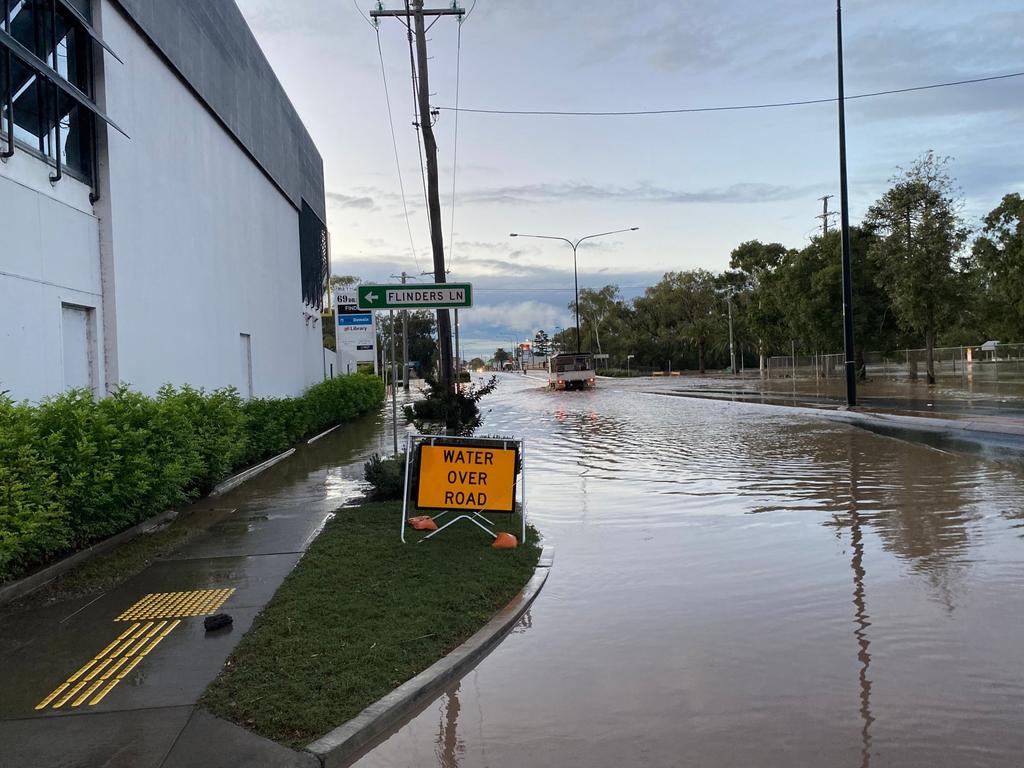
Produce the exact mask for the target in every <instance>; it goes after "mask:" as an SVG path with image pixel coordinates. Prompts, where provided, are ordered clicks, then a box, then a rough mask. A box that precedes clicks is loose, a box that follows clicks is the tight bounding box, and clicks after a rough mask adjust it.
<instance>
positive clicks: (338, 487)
mask: <svg viewBox="0 0 1024 768" xmlns="http://www.w3.org/2000/svg"><path fill="white" fill-rule="evenodd" d="M389 427H390V414H385V413H384V412H381V413H380V414H376V415H373V416H369V417H366V418H364V419H361V420H359V421H357V422H354V423H352V424H348V425H345V427H343V428H342V429H339V430H336V431H334V432H332V433H330V434H328V435H325V436H324V437H323V438H321V439H320V440H318V441H317V442H316V443H314V444H313V445H308V446H307V445H302V446H300V447H299V449H298V450H297V451H296V453H295V454H294V455H293V456H291V457H289V458H288V459H287V460H285V461H283V462H281V463H280V464H277V465H275V466H273V467H271V468H270V469H268V470H267V471H266V472H264V473H263V474H261V475H259V476H257V477H256V478H254V479H252V480H250V481H249V482H247V483H246V484H244V485H242V486H240V487H238V488H236V489H234V490H232V491H229V492H228V493H226V494H225V495H223V496H221V497H219V498H217V499H204V500H201V501H199V502H196V504H194V505H192V508H191V509H189V510H187V511H186V513H185V514H183V515H182V516H181V518H180V519H179V520H177V521H175V522H174V523H173V524H174V525H187V526H190V527H194V528H196V529H197V532H196V534H195V535H194V536H191V537H190V538H189V539H188V540H187V541H186V542H185V543H184V544H183V545H182V546H180V547H179V548H178V549H176V550H175V551H174V552H172V553H171V554H170V555H168V556H166V557H164V558H162V559H160V560H157V561H156V562H153V563H152V564H150V565H149V566H148V567H147V568H146V569H145V570H143V571H142V572H140V573H139V574H138V575H136V576H134V577H132V578H130V579H128V580H127V581H125V582H124V583H122V584H120V585H119V586H117V587H115V588H113V589H111V590H109V591H108V592H105V593H102V594H99V595H95V594H93V595H90V596H88V597H86V598H76V599H72V600H68V601H64V602H56V603H53V604H48V605H40V606H39V607H38V608H31V607H25V606H17V607H8V608H6V609H5V610H4V612H3V613H2V616H3V620H2V621H0V655H2V657H3V658H5V659H7V660H8V661H9V663H8V664H6V665H5V667H4V675H3V695H2V696H0V744H3V748H0V766H3V767H4V768H7V766H12V768H13V766H18V768H24V766H28V765H40V766H42V765H57V764H61V765H63V764H69V765H99V764H105V763H104V761H105V760H107V759H108V758H109V756H110V755H114V754H118V755H121V756H122V757H123V759H124V760H125V761H126V762H124V764H126V765H132V766H133V767H134V766H139V767H140V768H148V767H149V766H153V768H156V767H157V766H160V765H161V764H162V762H163V760H164V758H165V757H166V755H167V754H168V751H169V750H170V749H171V747H172V745H173V744H174V741H175V739H176V738H177V736H178V734H179V733H180V732H181V730H182V728H184V727H185V724H186V722H187V721H188V718H189V714H190V713H191V711H192V708H193V707H194V705H195V702H196V701H197V700H198V698H199V696H200V694H201V693H202V692H203V690H204V689H205V687H206V685H207V684H208V683H209V682H210V681H211V680H212V679H213V678H214V677H216V675H217V674H218V673H219V671H220V669H221V666H222V665H223V662H224V660H225V659H226V658H227V656H228V654H229V653H230V652H231V649H232V648H233V647H234V646H235V644H236V643H237V642H238V640H239V639H240V638H241V637H242V635H243V634H244V633H245V632H246V630H247V629H248V628H249V626H250V625H251V623H252V621H253V619H254V618H255V617H256V615H257V614H258V612H259V611H260V609H261V608H262V607H263V606H264V605H265V604H266V602H267V601H268V600H269V599H270V598H271V597H272V596H273V594H274V592H275V591H276V589H277V587H278V586H279V585H280V583H281V582H282V581H283V580H284V578H285V577H286V576H287V574H288V573H289V572H290V571H291V570H292V568H293V567H294V565H295V563H296V562H298V560H299V558H300V557H301V555H302V553H303V551H304V550H305V548H306V547H307V546H308V544H309V542H310V541H312V539H313V538H314V537H315V536H316V534H317V533H318V532H319V531H320V530H321V529H322V528H323V526H324V524H325V523H326V522H327V520H328V519H330V517H331V516H332V515H333V514H335V511H336V510H337V509H338V508H339V507H341V506H342V505H344V504H345V503H347V502H349V501H351V500H353V499H355V498H357V497H359V496H360V495H361V494H362V492H363V489H364V488H365V483H364V482H363V462H364V461H365V460H366V459H367V458H368V457H369V456H370V455H371V454H372V453H375V452H377V453H386V452H389V450H390V444H391V434H390V431H389ZM219 612H226V613H228V614H230V615H231V617H232V618H233V623H232V624H231V625H230V626H227V627H224V628H222V629H217V630H214V631H210V632H207V631H206V630H205V628H204V617H206V616H209V615H211V614H215V613H219ZM14 659H16V660H17V662H16V663H14V662H13V661H12V660H14ZM90 724H91V725H90Z"/></svg>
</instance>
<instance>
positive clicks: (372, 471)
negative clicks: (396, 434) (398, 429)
mask: <svg viewBox="0 0 1024 768" xmlns="http://www.w3.org/2000/svg"><path fill="white" fill-rule="evenodd" d="M363 477H365V478H366V482H368V483H369V484H370V485H372V486H373V491H372V492H371V494H370V495H371V496H372V497H373V498H374V499H376V500H378V501H389V500H392V499H400V498H402V492H403V491H404V489H405V454H404V453H396V454H395V455H394V456H388V457H387V458H384V459H382V458H381V457H380V456H379V455H377V454H376V453H375V454H373V455H372V456H371V457H370V460H369V461H368V462H366V464H364V465H363Z"/></svg>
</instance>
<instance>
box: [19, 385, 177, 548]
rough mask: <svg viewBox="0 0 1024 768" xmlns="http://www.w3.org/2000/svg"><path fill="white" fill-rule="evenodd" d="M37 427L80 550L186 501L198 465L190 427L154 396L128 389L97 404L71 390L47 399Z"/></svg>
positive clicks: (83, 391) (85, 395)
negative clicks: (54, 472)
mask: <svg viewBox="0 0 1024 768" xmlns="http://www.w3.org/2000/svg"><path fill="white" fill-rule="evenodd" d="M37 424H38V428H39V431H40V433H41V435H42V436H43V437H44V438H47V440H46V445H47V449H48V452H49V456H48V458H49V459H50V461H51V463H52V465H53V467H54V468H55V469H56V472H57V483H58V486H59V496H60V500H61V503H62V505H63V506H64V508H65V509H66V510H67V511H68V516H69V521H70V526H71V534H72V543H74V544H75V545H77V546H82V545H85V544H87V543H89V542H91V541H94V540H96V539H98V538H103V537H105V536H109V535H111V534H113V533H117V532H118V531H121V530H123V529H124V528H127V527H129V526H131V525H133V524H134V523H136V522H138V521H139V520H141V519H142V518H144V517H145V516H146V515H147V514H148V513H150V512H151V511H152V510H154V509H161V508H162V509H166V508H168V507H170V506H173V505H174V504H177V503H179V502H181V501H182V500H184V499H185V498H187V495H186V492H185V489H186V487H187V485H188V482H189V480H190V478H191V473H192V470H193V468H194V467H195V465H196V461H197V460H196V458H195V448H194V444H193V439H192V437H191V432H190V426H189V423H188V421H187V420H185V419H184V418H182V417H181V415H180V414H176V413H173V412H164V413H161V409H160V406H159V404H158V403H157V401H156V400H154V399H152V398H148V397H146V396H145V395H142V394H139V393H137V392H131V391H129V390H128V389H127V388H126V387H122V388H120V389H119V390H117V392H115V393H114V394H113V395H111V396H110V397H106V398H103V399H102V400H99V401H98V402H94V401H93V398H92V394H91V393H90V392H89V391H88V390H72V391H70V392H66V393H65V394H63V395H60V396H58V397H55V398H51V399H49V400H45V401H44V402H43V403H42V404H41V405H40V406H39V408H38V410H37Z"/></svg>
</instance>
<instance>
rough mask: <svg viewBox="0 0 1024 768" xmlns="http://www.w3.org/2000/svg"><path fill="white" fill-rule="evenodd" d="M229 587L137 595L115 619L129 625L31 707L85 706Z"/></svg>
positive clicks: (217, 603)
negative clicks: (182, 622) (138, 597)
mask: <svg viewBox="0 0 1024 768" xmlns="http://www.w3.org/2000/svg"><path fill="white" fill-rule="evenodd" d="M234 592H235V588H234V587H227V588H224V589H200V590H193V591H191V592H156V593H153V594H149V595H145V596H143V597H142V598H141V599H139V600H137V601H136V602H135V604H134V605H132V606H131V607H130V608H129V609H128V610H126V611H125V612H124V613H122V614H121V615H120V616H118V617H117V619H116V620H117V621H131V622H132V625H131V626H130V627H128V628H127V629H126V630H124V631H123V632H121V634H119V635H118V636H117V637H116V638H114V640H113V641H112V642H111V643H110V644H109V645H107V646H106V647H105V648H104V649H103V650H102V651H100V652H99V653H97V654H96V655H95V656H94V657H93V658H91V659H90V660H89V661H88V662H87V663H86V664H84V665H82V667H81V668H80V669H79V670H78V671H77V672H75V673H74V674H73V675H71V677H69V678H68V679H67V680H65V681H64V682H63V683H61V684H60V685H58V686H57V687H56V688H55V689H54V690H53V691H52V692H51V693H50V694H49V695H48V696H47V697H46V698H45V699H43V700H42V701H40V702H39V703H38V704H36V707H35V708H36V709H37V710H41V709H46V708H47V707H49V706H51V705H52V707H53V709H60V708H61V707H63V706H64V705H65V704H67V703H68V702H69V701H70V702H71V707H72V708H75V707H79V706H81V705H82V704H84V703H85V702H86V701H88V702H89V703H88V706H90V707H93V706H96V705H97V704H99V703H100V702H101V701H103V698H104V697H105V696H106V695H107V694H108V693H110V692H111V691H112V690H113V689H114V688H115V687H116V686H117V684H118V683H120V682H121V681H122V680H124V679H125V678H126V677H127V676H128V675H129V674H130V673H131V671H132V670H133V669H135V667H136V666H138V664H139V662H140V661H142V659H143V658H145V657H146V656H147V655H149V653H150V652H151V651H152V650H153V649H154V648H156V647H157V646H158V645H159V644H160V642H161V641H162V640H163V639H164V638H165V637H167V636H168V635H169V634H170V633H171V632H172V631H173V630H174V629H175V628H176V627H177V626H178V625H179V624H181V621H182V619H183V618H186V617H189V616H204V615H207V614H211V613H214V612H216V611H217V609H218V608H220V607H221V606H222V605H223V604H224V602H225V601H226V600H227V599H228V598H229V597H231V595H232V594H234ZM90 696H92V699H91V700H90V699H89V697H90Z"/></svg>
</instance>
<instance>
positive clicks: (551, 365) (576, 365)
mask: <svg viewBox="0 0 1024 768" xmlns="http://www.w3.org/2000/svg"><path fill="white" fill-rule="evenodd" d="M596 381H597V376H596V373H595V371H594V356H593V355H591V354H590V353H589V352H563V353H562V354H560V355H553V356H551V357H550V358H548V386H550V387H551V388H552V389H590V388H591V387H593V386H594V383H595V382H596Z"/></svg>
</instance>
